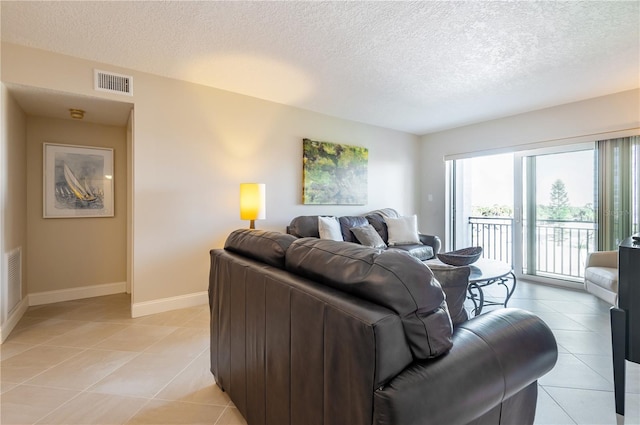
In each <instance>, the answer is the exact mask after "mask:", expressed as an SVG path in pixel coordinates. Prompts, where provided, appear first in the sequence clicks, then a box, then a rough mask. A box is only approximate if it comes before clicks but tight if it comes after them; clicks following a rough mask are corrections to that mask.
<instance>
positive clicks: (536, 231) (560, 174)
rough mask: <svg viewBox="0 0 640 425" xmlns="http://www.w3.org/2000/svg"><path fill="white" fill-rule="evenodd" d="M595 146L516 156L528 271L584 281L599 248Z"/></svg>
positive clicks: (524, 267) (525, 268)
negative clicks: (588, 263)
mask: <svg viewBox="0 0 640 425" xmlns="http://www.w3.org/2000/svg"><path fill="white" fill-rule="evenodd" d="M595 165H596V162H595V151H594V144H593V143H589V144H586V145H579V146H573V147H570V148H567V147H563V148H561V149H552V150H540V151H535V152H527V153H521V154H518V155H516V156H515V167H516V168H519V169H518V171H517V172H518V174H519V175H520V176H522V177H521V179H522V181H521V184H519V185H518V187H519V188H521V190H519V191H518V192H519V193H518V192H517V193H516V198H515V199H516V203H515V208H516V210H517V211H519V212H520V215H519V219H518V222H519V223H518V224H519V226H517V227H516V229H514V231H515V232H520V233H521V235H519V238H518V239H519V240H521V243H519V244H518V247H519V248H521V252H519V253H518V254H517V258H518V259H521V261H522V264H520V265H518V266H519V267H518V270H521V273H522V274H523V275H529V276H538V277H543V278H552V279H562V280H568V281H577V282H581V281H582V280H583V278H584V265H585V263H586V258H587V254H588V253H589V252H592V251H595V250H596V216H595V207H594V205H595V199H596V184H595V183H596V180H595Z"/></svg>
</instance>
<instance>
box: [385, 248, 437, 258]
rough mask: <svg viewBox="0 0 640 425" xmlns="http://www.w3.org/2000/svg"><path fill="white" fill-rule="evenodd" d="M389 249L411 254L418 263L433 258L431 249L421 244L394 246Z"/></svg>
mask: <svg viewBox="0 0 640 425" xmlns="http://www.w3.org/2000/svg"><path fill="white" fill-rule="evenodd" d="M389 249H397V250H400V251H405V252H408V253H409V254H411V255H412V256H413V257H416V258H417V259H418V260H420V261H424V260H428V259H429V258H433V247H432V246H429V245H422V244H410V245H394V246H393V247H389Z"/></svg>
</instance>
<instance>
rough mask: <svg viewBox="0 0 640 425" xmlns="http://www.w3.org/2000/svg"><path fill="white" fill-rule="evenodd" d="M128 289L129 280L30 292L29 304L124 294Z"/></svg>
mask: <svg viewBox="0 0 640 425" xmlns="http://www.w3.org/2000/svg"><path fill="white" fill-rule="evenodd" d="M126 291H127V282H116V283H104V284H102V285H92V286H81V287H79V288H69V289H59V290H57V291H45V292H36V293H33V294H29V305H42V304H51V303H59V302H61V301H71V300H80V299H83V298H92V297H101V296H104V295H113V294H122V293H124V292H126Z"/></svg>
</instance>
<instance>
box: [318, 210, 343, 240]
mask: <svg viewBox="0 0 640 425" xmlns="http://www.w3.org/2000/svg"><path fill="white" fill-rule="evenodd" d="M318 233H320V239H329V240H332V241H341V240H343V239H342V232H341V231H340V222H338V219H337V218H335V217H322V216H318Z"/></svg>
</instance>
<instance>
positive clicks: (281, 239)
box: [224, 229, 296, 269]
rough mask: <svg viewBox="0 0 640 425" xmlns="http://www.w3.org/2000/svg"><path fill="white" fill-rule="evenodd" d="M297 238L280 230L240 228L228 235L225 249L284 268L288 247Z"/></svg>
mask: <svg viewBox="0 0 640 425" xmlns="http://www.w3.org/2000/svg"><path fill="white" fill-rule="evenodd" d="M295 240H296V238H295V237H294V236H292V235H286V234H284V233H280V232H267V231H264V230H251V229H239V230H235V231H234V232H232V233H231V234H230V235H229V237H227V240H226V242H225V244H224V249H226V250H227V251H231V252H235V253H236V254H241V255H244V256H245V257H249V258H252V259H254V260H258V261H262V262H263V263H266V264H269V265H270V266H274V267H278V268H280V269H284V264H285V261H284V258H285V254H286V252H287V248H289V245H291V243H292V242H293V241H295Z"/></svg>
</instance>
